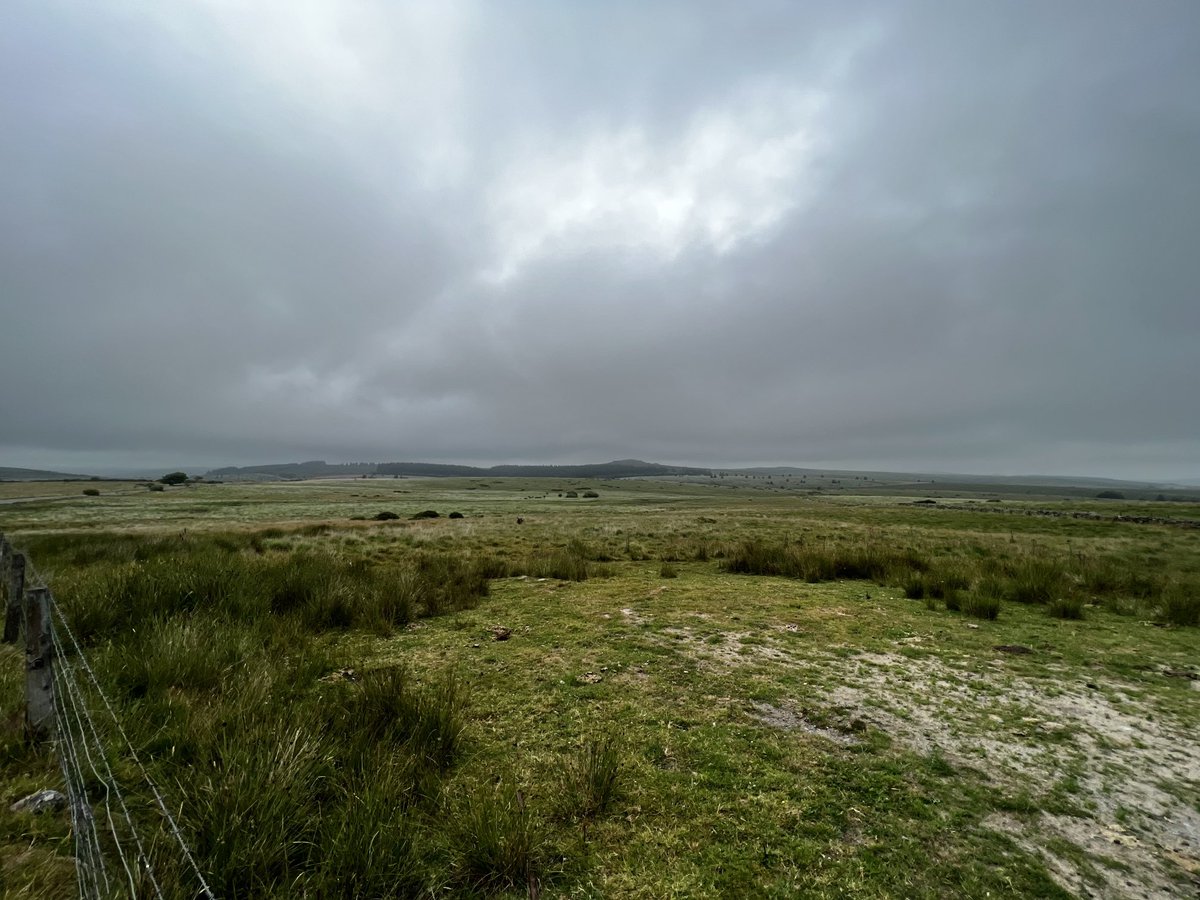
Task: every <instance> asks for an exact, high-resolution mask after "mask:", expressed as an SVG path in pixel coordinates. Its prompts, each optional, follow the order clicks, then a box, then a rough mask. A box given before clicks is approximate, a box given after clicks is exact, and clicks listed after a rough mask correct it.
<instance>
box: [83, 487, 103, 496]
mask: <svg viewBox="0 0 1200 900" xmlns="http://www.w3.org/2000/svg"><path fill="white" fill-rule="evenodd" d="M83 496H85V497H99V496H100V492H99V491H98V490H96V489H95V488H84V489H83Z"/></svg>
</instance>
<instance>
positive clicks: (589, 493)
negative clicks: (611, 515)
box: [583, 491, 600, 500]
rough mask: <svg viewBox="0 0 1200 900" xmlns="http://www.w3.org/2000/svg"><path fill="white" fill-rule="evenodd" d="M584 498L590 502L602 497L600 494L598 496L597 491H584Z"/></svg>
mask: <svg viewBox="0 0 1200 900" xmlns="http://www.w3.org/2000/svg"><path fill="white" fill-rule="evenodd" d="M583 496H584V497H586V498H587V499H589V500H593V499H595V498H596V497H599V496H600V495H599V494H597V493H596V492H595V491H584V492H583Z"/></svg>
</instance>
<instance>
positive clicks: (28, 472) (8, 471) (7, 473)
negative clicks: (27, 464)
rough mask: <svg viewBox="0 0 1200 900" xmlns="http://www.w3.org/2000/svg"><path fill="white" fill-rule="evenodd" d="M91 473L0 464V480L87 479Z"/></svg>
mask: <svg viewBox="0 0 1200 900" xmlns="http://www.w3.org/2000/svg"><path fill="white" fill-rule="evenodd" d="M91 477H92V476H91V475H72V474H70V473H68V472H50V471H47V470H45V469H14V468H12V467H9V466H0V481H87V480H88V479H89V478H91Z"/></svg>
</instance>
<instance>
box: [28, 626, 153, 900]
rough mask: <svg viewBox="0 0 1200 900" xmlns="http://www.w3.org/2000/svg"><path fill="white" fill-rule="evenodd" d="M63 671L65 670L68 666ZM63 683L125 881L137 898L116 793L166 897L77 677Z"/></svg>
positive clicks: (143, 863)
mask: <svg viewBox="0 0 1200 900" xmlns="http://www.w3.org/2000/svg"><path fill="white" fill-rule="evenodd" d="M51 638H52V640H53V641H54V649H55V653H56V654H57V655H58V657H59V659H62V658H64V657H65V656H66V654H65V652H64V650H63V646H62V643H61V642H60V641H59V639H58V635H56V634H55V633H54V631H53V629H51ZM60 668H65V666H63V667H60ZM62 683H63V684H64V685H66V687H67V696H68V698H69V700H70V703H71V707H72V712H73V714H74V716H75V720H76V724H78V726H79V732H80V734H81V735H82V737H83V741H82V745H83V752H84V756H85V757H86V758H87V762H88V768H90V769H91V770H92V774H93V775H95V776H96V779H97V780H98V781H99V782H100V784H101V785H102V786H103V787H104V799H103V804H104V812H105V816H106V818H107V819H108V827H109V831H111V832H112V836H113V844H114V846H115V849H116V851H117V855H118V857H120V860H121V866H122V868H124V869H125V876H126V878H128V879H129V887H130V893H131V894H134V895H136V893H137V883H138V879H137V878H135V877H134V874H133V869H132V868H130V865H129V859H128V858H127V857H126V855H125V850H124V848H123V847H122V846H121V839H120V837H119V836H118V834H117V825H116V822H115V821H114V819H113V810H112V804H111V794H115V795H116V797H117V802H118V803H119V804H120V806H121V814H122V815H123V816H124V818H125V823H126V825H127V826H128V829H129V834H130V835H131V836H132V837H133V842H134V844H135V845H136V847H137V857H138V859H137V861H138V864H139V866H140V868H141V870H142V871H143V872H145V874H146V876H147V877H148V878H149V879H150V884H151V887H153V889H154V894H155V896H156V897H160V898H161V897H162V895H163V894H162V889H161V888H160V887H159V884H158V879H156V878H155V877H154V870H153V869H152V868H151V866H150V860H149V859H148V858H147V856H146V851H145V849H144V848H143V847H142V839H141V836H140V835H139V834H138V831H137V828H136V827H135V826H134V824H133V817H132V816H131V815H130V814H129V806H128V804H127V803H126V802H125V796H124V794H123V793H122V792H121V788H120V785H119V784H118V783H117V779H116V776H115V775H113V771H112V767H111V766H110V765H109V762H108V755H107V754H106V753H105V752H104V742H103V741H102V740H101V738H100V734H99V732H98V731H97V730H96V723H95V721H94V720H93V719H92V717H91V713H90V712H89V711H88V709H87V705H86V701H85V699H84V697H83V696H82V694H81V693H80V690H79V685H78V684H76V683H75V679H74V678H70V677H66V676H65V675H64V677H63V679H62ZM56 699H57V698H56ZM84 722H86V723H87V726H88V730H89V731H90V732H91V735H92V739H93V740H94V741H95V745H96V755H97V756H98V757H99V759H100V763H101V766H102V767H103V769H104V773H105V774H104V775H101V773H100V772H99V771H97V769H96V764H95V761H94V760H93V759H92V754H91V750H90V748H89V745H88V741H87V734H85V733H84V730H83V726H84ZM105 776H107V777H105Z"/></svg>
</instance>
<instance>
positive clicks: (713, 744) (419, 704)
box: [0, 478, 1200, 898]
mask: <svg viewBox="0 0 1200 900" xmlns="http://www.w3.org/2000/svg"><path fill="white" fill-rule="evenodd" d="M6 487H10V486H6ZM61 487H62V486H60V488H61ZM82 487H83V486H81V485H77V484H74V485H67V486H66V488H64V489H62V490H61V491H60V492H57V493H56V492H54V491H53V490H51V489H49V488H47V487H43V488H39V490H41V491H45V492H46V493H40V494H38V495H37V496H36V497H34V499H30V500H22V502H19V503H12V504H8V505H5V506H0V529H2V530H3V531H4V532H5V533H6V534H7V535H8V536H9V538H10V540H11V541H12V542H13V543H14V544H15V545H17V547H18V548H19V549H22V550H25V551H27V552H28V553H29V554H30V556H31V557H32V559H33V560H34V562H35V563H36V565H37V567H38V569H39V570H40V572H41V573H42V575H44V576H45V577H46V579H47V580H48V582H49V583H50V585H51V587H52V588H53V590H54V593H55V596H56V598H58V600H59V602H60V603H61V605H62V607H63V608H64V611H65V613H66V616H67V617H68V619H69V620H70V622H71V623H72V626H73V628H74V630H75V632H76V633H77V635H78V637H79V639H80V641H81V643H82V644H83V645H84V647H85V648H86V652H87V653H88V655H89V657H90V658H91V659H92V661H93V664H94V666H95V668H96V670H97V674H98V676H99V678H100V679H101V681H102V683H103V684H104V685H105V686H106V691H107V693H108V695H109V696H110V697H111V698H112V700H113V702H114V705H115V706H116V709H117V711H118V714H119V715H120V716H121V718H122V721H123V723H124V726H125V728H126V730H127V731H128V733H129V736H130V738H131V739H132V741H133V743H134V745H135V747H136V748H137V749H138V751H139V755H140V756H141V757H142V759H143V760H144V761H145V762H146V763H147V764H148V766H149V767H150V769H151V771H152V772H153V773H154V774H155V775H156V780H157V781H158V782H159V783H160V784H162V785H164V786H165V788H166V789H167V791H168V793H169V794H170V800H171V805H172V807H173V808H174V809H177V810H179V813H180V822H181V826H182V828H183V831H184V834H185V836H186V838H187V840H188V842H189V844H190V845H191V846H192V848H193V850H194V851H195V853H196V856H197V858H198V860H199V863H200V866H201V868H202V869H203V871H204V872H205V873H206V875H207V876H208V878H209V880H210V883H211V884H212V886H213V888H214V890H215V892H216V893H217V895H218V896H221V897H279V898H283V897H305V896H307V897H404V896H409V897H424V896H446V895H452V896H488V895H497V894H499V895H509V896H514V897H515V896H531V895H533V896H541V897H559V896H561V897H597V898H599V897H644V898H660V897H721V896H727V897H743V896H745V897H750V896H755V897H759V896H761V897H794V896H812V897H847V896H854V897H946V896H962V897H986V896H992V897H1002V896H1037V897H1070V896H1080V897H1082V896H1101V897H1130V898H1168V897H1180V896H1191V895H1194V894H1196V893H1197V891H1198V890H1200V668H1198V667H1197V657H1198V651H1200V627H1197V625H1200V553H1198V542H1200V531H1198V530H1196V529H1195V528H1194V527H1189V526H1188V524H1187V523H1186V522H1183V523H1182V524H1181V523H1180V522H1174V523H1172V524H1164V523H1162V522H1155V521H1134V520H1133V519H1132V518H1131V517H1142V518H1146V517H1152V518H1153V517H1158V518H1162V517H1164V516H1169V517H1171V518H1173V519H1177V520H1191V521H1195V520H1197V519H1200V508H1198V507H1197V506H1196V505H1194V504H1183V503H1176V504H1170V511H1169V513H1165V514H1164V513H1163V512H1162V511H1161V504H1157V505H1156V504H1153V503H1149V504H1147V503H1134V502H1132V501H1130V502H1127V503H1122V502H1119V501H1097V500H1083V499H1070V500H1055V499H1053V498H1046V497H1039V498H1036V499H1033V500H1008V499H1004V500H1003V501H1002V502H989V498H986V497H985V495H982V494H981V495H979V496H978V497H971V496H966V495H964V496H960V497H944V496H939V497H938V501H937V503H935V504H930V503H922V504H918V503H916V501H918V500H922V499H924V497H925V496H926V495H924V494H914V495H913V496H903V495H899V496H854V495H850V494H848V493H844V494H839V495H837V496H826V495H821V494H814V493H812V492H811V491H809V490H802V489H795V488H793V487H791V486H787V485H784V486H779V485H767V484H766V483H765V482H764V483H761V484H760V483H758V482H755V483H753V484H744V485H735V486H730V485H728V484H725V485H721V484H709V483H678V482H673V481H669V480H654V481H650V480H623V481H613V482H603V481H595V482H593V481H572V480H569V479H563V480H562V481H561V482H560V481H557V480H554V479H545V478H540V479H525V480H522V479H499V478H496V479H439V480H434V479H383V478H372V479H346V480H337V481H324V482H300V483H274V484H261V485H256V484H225V485H222V484H209V485H204V484H200V485H193V486H187V487H170V488H167V489H166V490H164V491H161V492H151V491H148V490H146V489H144V488H140V489H139V488H137V486H136V485H129V484H111V485H109V484H107V483H106V484H101V485H97V487H98V488H99V490H100V493H99V495H98V496H82V495H81V488H82ZM589 493H591V494H594V495H595V496H588V494H589ZM1143 507H1146V508H1149V509H1151V510H1152V512H1151V513H1142V512H1140V510H1141V509H1142V508H1143ZM427 511H435V512H437V513H439V515H438V516H437V517H436V518H435V517H433V516H429V515H427V516H426V517H423V518H414V517H415V516H419V515H420V514H422V513H427ZM452 512H456V513H460V514H461V516H462V517H461V518H450V516H449V514H450V513H452ZM1075 513H1081V514H1084V515H1080V516H1076V515H1074V514H1075ZM380 514H393V515H394V516H395V518H390V517H386V516H385V517H383V518H379V519H377V518H376V517H377V516H379V515H380ZM518 518H520V519H521V520H522V522H521V523H520V524H518V521H517V520H518ZM67 661H68V662H70V660H67ZM23 677H24V676H23V664H22V657H21V655H20V654H19V653H18V652H17V651H16V650H15V649H14V648H13V647H11V646H6V647H3V648H0V706H2V711H3V716H4V719H3V721H4V723H5V724H4V731H3V734H2V742H3V747H2V752H0V784H2V785H3V787H4V799H5V800H6V802H5V804H4V805H3V807H0V864H2V865H0V873H2V877H3V880H2V881H0V893H3V892H4V891H5V890H6V891H7V896H10V897H39V898H40V897H67V896H75V887H74V880H73V879H74V871H73V865H72V862H71V853H72V848H73V845H72V840H71V837H70V834H69V826H68V823H67V820H66V819H65V817H62V816H59V817H55V816H45V817H38V818H32V817H29V816H27V815H25V814H21V813H14V812H10V811H9V809H8V805H9V803H11V802H12V801H13V800H15V799H17V798H18V797H20V796H24V795H25V794H27V793H29V792H31V791H33V790H35V789H38V788H42V787H47V786H56V779H57V778H58V777H59V776H58V774H57V773H58V768H57V763H56V761H55V759H54V757H53V755H52V754H51V753H50V752H48V751H46V750H44V749H41V750H38V749H31V748H27V747H26V746H24V744H23V741H22V737H21V732H20V728H19V719H20V708H21V685H22V683H23ZM146 801H147V798H144V797H137V796H134V797H133V798H132V802H133V805H134V809H135V814H138V815H145V816H146V821H147V825H148V826H151V825H153V824H154V822H153V817H152V816H150V815H149V814H148V813H145V812H144V810H146V809H148V804H147V802H146ZM173 865H174V866H176V868H172V866H173ZM160 869H161V871H162V872H163V873H164V875H163V877H164V878H165V880H166V885H165V892H166V893H167V895H169V896H177V897H194V896H195V884H194V883H193V882H191V881H189V880H188V876H187V872H186V871H183V870H182V869H178V866H177V863H171V862H170V860H169V857H168V856H167V855H166V854H165V853H163V854H162V858H161V860H160Z"/></svg>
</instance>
